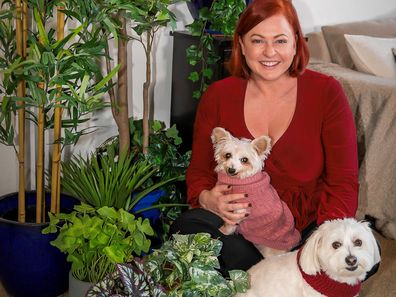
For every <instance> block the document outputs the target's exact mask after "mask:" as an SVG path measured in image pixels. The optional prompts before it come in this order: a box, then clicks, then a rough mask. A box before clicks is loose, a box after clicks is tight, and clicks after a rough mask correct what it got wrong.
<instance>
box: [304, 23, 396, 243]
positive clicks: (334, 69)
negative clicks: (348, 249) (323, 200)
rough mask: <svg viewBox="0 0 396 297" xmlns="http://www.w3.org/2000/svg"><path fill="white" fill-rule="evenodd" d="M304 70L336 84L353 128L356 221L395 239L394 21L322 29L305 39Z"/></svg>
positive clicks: (395, 47)
mask: <svg viewBox="0 0 396 297" xmlns="http://www.w3.org/2000/svg"><path fill="white" fill-rule="evenodd" d="M307 39H308V47H309V49H310V53H311V58H310V63H309V66H308V68H310V69H312V70H315V71H319V72H322V73H325V74H327V75H331V76H333V77H335V78H336V79H338V81H339V82H340V83H341V85H342V86H343V88H344V91H345V94H346V96H347V98H348V101H349V104H350V106H351V109H352V112H353V115H354V117H355V124H356V129H357V143H358V156H359V183H360V190H359V205H358V212H357V217H358V218H359V219H361V218H365V217H366V218H367V217H369V218H372V219H373V221H374V222H375V227H376V229H377V230H379V231H380V232H381V233H382V234H383V235H384V236H386V237H388V238H392V239H396V152H395V151H396V18H390V19H382V20H370V21H361V22H354V23H345V24H337V25H328V26H323V27H322V28H321V30H320V31H318V32H312V33H309V34H307Z"/></svg>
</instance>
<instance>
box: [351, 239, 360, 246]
mask: <svg viewBox="0 0 396 297" xmlns="http://www.w3.org/2000/svg"><path fill="white" fill-rule="evenodd" d="M353 244H354V245H355V246H362V241H361V240H360V239H356V240H355V241H354V242H353Z"/></svg>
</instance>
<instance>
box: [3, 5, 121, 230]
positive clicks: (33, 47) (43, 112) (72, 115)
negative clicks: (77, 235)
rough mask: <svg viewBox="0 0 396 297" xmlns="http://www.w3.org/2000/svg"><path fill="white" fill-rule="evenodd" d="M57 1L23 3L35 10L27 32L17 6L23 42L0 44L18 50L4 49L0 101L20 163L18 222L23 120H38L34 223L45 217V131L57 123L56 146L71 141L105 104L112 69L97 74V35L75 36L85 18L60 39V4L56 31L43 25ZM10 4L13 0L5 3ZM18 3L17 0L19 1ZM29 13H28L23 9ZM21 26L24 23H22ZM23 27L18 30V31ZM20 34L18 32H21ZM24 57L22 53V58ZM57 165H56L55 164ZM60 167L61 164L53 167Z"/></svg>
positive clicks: (22, 212)
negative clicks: (104, 73) (12, 119)
mask: <svg viewBox="0 0 396 297" xmlns="http://www.w3.org/2000/svg"><path fill="white" fill-rule="evenodd" d="M61 4H62V2H61V1H49V2H45V1H40V0H37V1H36V0H34V1H33V0H32V1H29V2H26V3H25V4H24V6H26V7H27V8H29V9H30V11H31V12H33V16H34V22H33V23H34V25H35V29H33V30H32V31H31V34H29V36H27V34H26V33H27V30H26V28H25V29H23V28H22V30H21V28H20V27H21V26H20V23H22V24H24V23H26V18H25V19H24V20H22V21H21V20H20V18H21V17H22V16H25V14H22V13H21V11H22V12H23V11H26V12H27V8H26V9H23V7H24V6H21V7H19V6H18V7H17V12H18V21H17V24H19V25H18V30H16V31H17V36H18V38H17V41H18V43H20V41H22V43H23V44H26V49H24V48H25V46H23V45H22V50H20V49H19V48H20V47H21V46H20V45H18V44H17V45H16V46H14V45H13V44H10V43H8V44H4V42H3V44H2V47H3V48H4V47H7V48H8V50H10V51H11V50H13V49H14V48H17V49H18V51H17V54H16V55H15V56H12V54H11V53H8V54H7V55H8V56H7V57H4V58H5V59H9V60H8V63H6V65H5V67H4V68H3V69H2V73H3V79H2V87H3V88H2V91H1V92H2V94H1V95H2V100H1V106H2V108H1V111H0V112H1V116H0V120H1V123H0V125H1V127H2V129H1V130H0V133H1V139H2V140H3V141H2V142H3V143H4V144H6V145H11V146H13V147H14V148H15V151H16V152H17V154H18V160H19V164H20V165H19V167H20V179H19V180H20V187H19V193H20V194H19V209H20V211H19V221H21V222H24V221H25V206H24V196H23V195H24V191H25V188H24V179H23V177H24V170H23V169H24V168H23V167H24V151H25V149H24V138H25V137H24V127H25V126H24V120H25V119H27V120H29V121H30V122H32V123H34V124H37V127H38V128H37V143H38V146H37V149H36V150H37V161H36V177H37V178H36V186H37V202H38V203H37V205H36V209H37V215H36V222H38V223H39V222H41V221H42V219H43V216H44V211H42V210H43V209H44V206H43V201H44V199H43V196H44V162H45V158H44V151H45V150H44V143H45V137H46V131H47V130H53V129H54V127H55V128H56V129H55V131H56V133H55V135H54V136H53V143H54V144H55V145H54V147H57V146H58V145H62V148H63V147H64V145H68V144H75V143H76V142H77V141H78V139H79V138H80V136H81V135H82V134H84V133H85V132H86V131H84V130H81V129H80V128H79V126H80V124H81V123H83V122H85V121H87V120H88V119H89V114H90V113H91V112H92V111H95V110H97V109H99V108H102V107H104V103H103V101H102V97H103V95H104V94H105V93H106V91H107V86H106V84H107V82H108V81H109V79H110V78H111V76H112V75H113V74H114V72H112V73H110V74H109V75H108V76H106V77H104V78H103V77H100V76H98V73H100V71H99V66H98V64H97V59H98V58H99V57H100V56H102V55H104V51H103V48H104V47H103V42H101V41H100V40H97V39H95V38H91V39H90V40H86V41H85V42H81V40H79V39H78V38H77V37H78V35H79V34H80V32H81V31H82V30H83V28H84V26H85V27H86V26H88V25H89V24H88V23H85V24H81V25H79V26H78V27H75V28H73V29H70V33H69V34H67V36H66V37H64V38H63V29H62V27H63V21H62V20H63V16H62V12H61V10H62V7H61V6H60V7H59V8H58V18H59V20H60V21H59V22H58V24H59V26H58V36H57V40H56V39H55V36H54V30H53V29H49V28H48V27H47V26H46V24H47V22H48V21H49V20H52V19H53V11H54V10H55V8H56V7H57V6H58V5H61ZM9 5H10V7H12V5H11V4H9ZM18 5H20V3H18ZM26 15H27V13H26ZM9 26H10V28H9V30H11V31H12V30H13V29H12V26H13V23H9ZM22 27H23V26H22ZM21 31H22V33H21ZM21 34H22V37H20V36H21ZM24 56H26V57H24ZM17 111H18V129H19V132H18V136H19V141H18V145H17V144H16V143H15V142H14V137H13V136H14V135H15V134H16V129H17V127H15V125H14V124H13V122H12V121H11V120H10V119H11V118H12V117H13V116H15V114H16V112H17ZM61 127H63V128H64V136H63V137H60V136H61V135H60V128H61ZM62 148H61V147H60V146H59V147H58V148H57V149H56V150H55V151H56V152H55V154H54V155H53V159H54V162H55V163H59V161H60V153H61V150H62ZM53 168H56V167H53ZM53 170H56V171H57V170H59V169H53ZM53 173H54V174H53V176H54V181H55V184H53V186H52V189H53V190H54V191H56V192H58V193H59V182H60V178H59V174H57V173H56V172H53ZM52 204H53V205H52V206H51V210H52V211H53V212H56V211H59V200H57V199H53V200H52Z"/></svg>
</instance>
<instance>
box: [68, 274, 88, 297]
mask: <svg viewBox="0 0 396 297" xmlns="http://www.w3.org/2000/svg"><path fill="white" fill-rule="evenodd" d="M92 285H93V283H90V282H83V281H80V280H78V279H76V278H75V277H74V276H73V275H72V273H71V271H70V272H69V292H68V296H69V297H85V295H86V293H87V292H88V290H89V288H90V287H91V286H92Z"/></svg>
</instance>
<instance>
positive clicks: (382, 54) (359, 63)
mask: <svg viewBox="0 0 396 297" xmlns="http://www.w3.org/2000/svg"><path fill="white" fill-rule="evenodd" d="M344 37H345V41H346V44H347V47H348V51H349V54H350V55H351V57H352V60H353V63H354V64H355V66H356V69H357V70H358V71H361V72H366V73H370V74H374V75H376V76H382V77H388V78H395V79H396V63H395V57H394V56H393V53H392V48H395V47H396V38H378V37H370V36H363V35H348V34H345V35H344Z"/></svg>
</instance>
